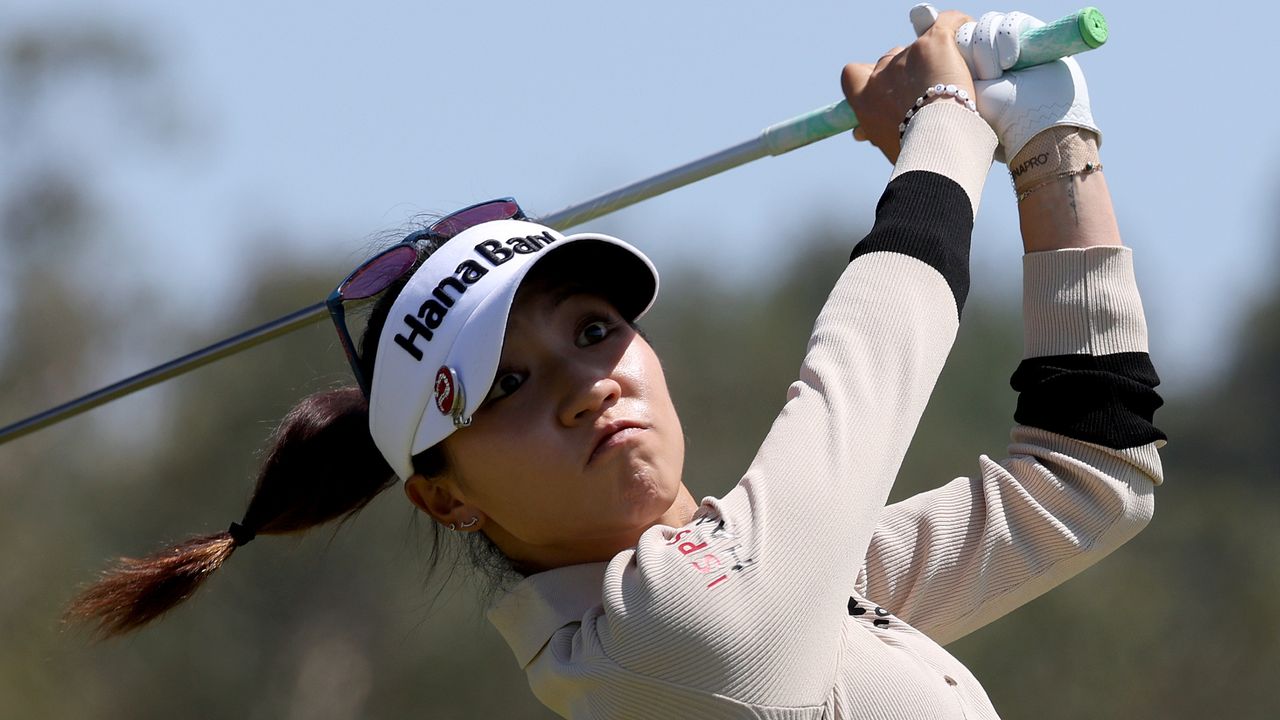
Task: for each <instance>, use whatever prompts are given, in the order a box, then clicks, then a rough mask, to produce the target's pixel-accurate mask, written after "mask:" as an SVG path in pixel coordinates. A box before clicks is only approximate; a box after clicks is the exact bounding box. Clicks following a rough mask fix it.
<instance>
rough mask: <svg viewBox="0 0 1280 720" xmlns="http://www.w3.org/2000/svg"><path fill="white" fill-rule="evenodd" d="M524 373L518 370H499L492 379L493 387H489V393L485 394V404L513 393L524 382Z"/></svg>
mask: <svg viewBox="0 0 1280 720" xmlns="http://www.w3.org/2000/svg"><path fill="white" fill-rule="evenodd" d="M524 379H525V376H524V373H519V372H499V373H498V377H496V378H494V379H493V387H491V388H489V394H488V395H486V396H485V398H484V402H485V404H487V403H491V402H493V401H495V400H501V399H502V398H504V397H506V396H508V395H510V394H511V393H514V392H515V391H516V390H519V389H520V386H521V385H523V384H524Z"/></svg>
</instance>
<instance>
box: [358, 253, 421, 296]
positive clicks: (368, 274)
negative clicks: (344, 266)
mask: <svg viewBox="0 0 1280 720" xmlns="http://www.w3.org/2000/svg"><path fill="white" fill-rule="evenodd" d="M417 259H418V251H417V250H415V249H413V248H412V247H409V246H408V245H403V246H401V247H398V248H395V249H394V250H391V251H389V252H388V253H387V254H385V255H382V256H380V257H378V258H377V259H376V260H374V261H373V262H371V263H369V264H368V265H367V266H365V267H363V268H361V269H360V270H358V271H356V274H355V275H352V276H351V278H350V279H349V280H347V282H346V284H345V285H343V286H342V297H343V299H344V300H363V299H365V298H367V297H373V296H374V295H377V294H378V293H380V292H382V291H383V290H386V289H387V288H388V287H390V286H391V283H393V282H395V281H396V279H397V278H399V277H400V276H401V275H404V273H405V271H406V270H408V269H409V268H410V267H411V266H412V265H413V263H414V262H416V261H417Z"/></svg>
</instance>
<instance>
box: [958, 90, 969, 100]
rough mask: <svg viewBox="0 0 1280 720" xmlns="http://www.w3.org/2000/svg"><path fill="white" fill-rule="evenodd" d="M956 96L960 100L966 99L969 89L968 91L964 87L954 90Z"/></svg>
mask: <svg viewBox="0 0 1280 720" xmlns="http://www.w3.org/2000/svg"><path fill="white" fill-rule="evenodd" d="M956 97H958V98H960V99H961V100H968V99H969V91H968V90H964V89H961V90H957V91H956Z"/></svg>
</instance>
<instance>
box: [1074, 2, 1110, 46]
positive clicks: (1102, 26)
mask: <svg viewBox="0 0 1280 720" xmlns="http://www.w3.org/2000/svg"><path fill="white" fill-rule="evenodd" d="M1077 22H1078V23H1079V25H1080V39H1081V40H1084V43H1085V45H1088V46H1089V47H1091V48H1099V47H1102V44H1103V43H1105V42H1106V41H1107V34H1108V31H1107V19H1106V18H1105V17H1103V16H1102V12H1101V11H1100V10H1098V8H1096V7H1087V8H1085V9H1083V10H1081V11H1080V16H1079V19H1078V20H1077Z"/></svg>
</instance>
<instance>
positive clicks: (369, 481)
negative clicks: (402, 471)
mask: <svg viewBox="0 0 1280 720" xmlns="http://www.w3.org/2000/svg"><path fill="white" fill-rule="evenodd" d="M434 250H435V247H432V246H428V247H424V248H420V249H419V252H418V261H417V263H416V264H415V265H414V268H417V267H418V266H420V265H421V264H422V262H423V261H424V260H426V258H427V257H428V256H429V255H430V254H431V252H432V251H434ZM407 278H408V275H407V274H406V277H405V278H404V279H402V280H401V281H399V282H398V283H396V284H394V285H392V286H391V288H389V289H388V291H387V292H386V293H384V295H383V296H382V297H381V298H380V299H379V300H378V302H376V303H375V304H374V306H373V309H372V310H371V311H370V315H369V321H368V325H367V326H366V329H365V334H364V337H363V338H362V340H361V347H362V350H363V353H362V356H361V370H362V371H363V372H364V375H365V377H367V378H372V377H373V365H374V359H375V352H376V348H377V344H378V336H379V335H380V334H381V331H382V327H383V325H384V324H385V321H386V316H387V313H388V311H389V310H390V308H391V304H392V302H394V300H395V297H396V296H397V295H398V294H399V293H400V290H401V289H403V287H404V284H405V282H406V281H407ZM413 464H414V469H415V471H417V472H419V473H422V474H424V475H427V476H437V475H439V474H440V473H441V472H443V470H444V468H445V460H444V454H443V452H442V451H441V450H440V449H439V448H438V447H436V448H430V449H428V450H426V451H424V452H423V453H420V454H419V455H417V456H415V457H414V458H413ZM395 482H396V478H395V475H394V473H393V472H392V470H391V467H390V466H389V465H387V462H386V460H385V459H383V457H382V454H381V453H380V452H379V451H378V448H377V446H376V445H375V444H374V442H373V438H372V437H371V436H370V434H369V408H368V403H367V401H366V400H365V397H364V395H363V393H361V392H360V390H359V389H358V388H355V387H343V388H338V389H334V390H326V391H323V392H318V393H315V394H314V395H310V396H308V397H306V398H303V399H302V401H301V402H299V403H298V404H297V405H296V406H294V408H293V409H292V410H290V411H289V413H288V414H287V415H285V417H284V419H282V420H281V421H280V424H279V425H278V426H277V427H276V429H275V431H274V433H273V434H272V436H271V439H270V441H269V448H268V450H267V452H266V456H265V459H264V461H263V463H262V467H261V469H260V470H259V472H258V478H257V482H256V484H255V487H254V491H253V495H252V497H251V499H250V500H249V507H248V508H247V509H246V510H245V513H244V517H243V519H242V520H241V521H240V522H239V523H235V524H233V526H232V527H231V528H230V529H228V531H226V532H220V533H214V534H212V535H201V536H196V537H192V538H189V539H187V540H185V541H183V542H181V543H178V544H176V545H174V546H172V547H169V548H166V549H164V550H161V551H159V552H157V553H154V554H152V555H148V556H146V557H143V558H121V559H120V560H118V561H117V562H116V564H115V565H114V567H112V568H110V569H108V570H106V571H105V572H104V573H103V574H102V577H101V578H100V579H99V580H98V582H96V583H94V584H93V585H91V586H89V587H88V588H86V589H85V590H84V591H83V592H81V593H80V595H79V596H78V597H76V598H75V599H74V600H73V601H72V603H71V605H70V606H69V607H68V609H67V618H68V619H70V620H73V621H81V622H87V623H90V624H94V625H96V629H97V631H98V634H99V635H100V636H102V637H110V636H114V635H121V634H124V633H127V632H130V631H132V630H136V629H138V628H140V627H142V626H143V625H145V624H147V623H149V622H151V621H152V620H155V619H156V618H158V617H160V616H161V615H163V614H164V613H166V612H168V611H169V610H170V609H172V608H173V607H175V606H176V605H178V604H179V603H181V602H182V601H183V600H186V599H187V598H189V597H191V595H192V594H193V593H195V591H196V590H197V589H199V587H200V585H201V584H202V583H203V582H204V581H205V579H207V578H208V577H209V575H210V574H211V573H213V571H215V570H217V569H218V568H219V567H221V566H222V564H223V563H224V562H226V560H227V558H229V557H231V555H232V553H234V552H235V551H236V548H238V547H239V546H240V545H243V544H244V543H246V542H248V541H249V540H252V539H253V537H254V536H255V535H259V534H261V535H283V534H288V533H297V532H302V531H304V530H307V529H309V528H312V527H314V526H317V525H321V524H323V523H326V522H329V521H331V520H335V519H338V518H347V517H350V516H351V515H352V514H354V513H356V512H357V511H359V510H360V509H361V508H363V507H364V506H365V505H367V504H368V503H369V501H370V500H372V499H373V498H374V497H375V496H376V495H377V494H378V493H380V492H382V491H383V490H385V489H386V488H388V487H390V486H391V485H393V484H395ZM470 535H472V536H477V537H475V539H474V541H473V542H472V547H471V553H470V555H471V560H472V562H473V563H478V564H479V565H480V566H481V567H482V568H483V569H486V570H491V569H492V568H493V567H495V559H494V558H493V553H494V552H496V548H493V546H492V544H491V543H489V542H488V539H487V538H481V537H478V536H479V535H480V533H471V534H470ZM437 540H438V536H437ZM438 546H439V542H436V543H434V544H433V546H432V552H431V556H430V559H429V562H430V565H431V566H432V567H434V565H435V564H436V562H437V560H438V557H439V556H438ZM499 555H500V553H499ZM496 564H500V563H496Z"/></svg>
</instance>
